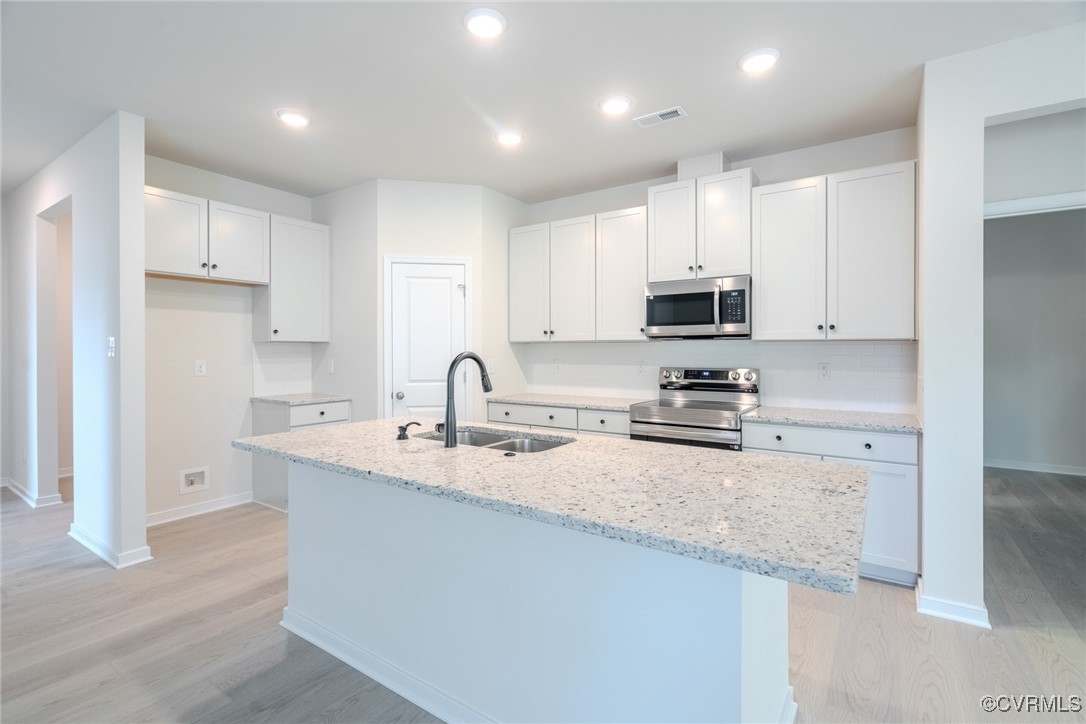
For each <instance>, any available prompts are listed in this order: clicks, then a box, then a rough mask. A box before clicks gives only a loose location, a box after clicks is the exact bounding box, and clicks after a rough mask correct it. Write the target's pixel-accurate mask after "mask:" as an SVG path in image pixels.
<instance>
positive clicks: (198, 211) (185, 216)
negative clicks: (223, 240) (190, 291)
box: [143, 186, 208, 277]
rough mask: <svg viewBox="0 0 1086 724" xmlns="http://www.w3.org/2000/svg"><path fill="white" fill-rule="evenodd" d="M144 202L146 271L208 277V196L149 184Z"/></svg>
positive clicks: (144, 192) (145, 190)
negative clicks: (158, 187)
mask: <svg viewBox="0 0 1086 724" xmlns="http://www.w3.org/2000/svg"><path fill="white" fill-rule="evenodd" d="M143 204H144V245H145V257H146V258H145V260H144V267H145V268H146V269H147V271H149V272H157V273H159V274H181V275H184V276H192V277H206V276H207V270H208V263H207V199H200V198H197V197H195V196H187V195H185V194H179V193H175V192H173V191H164V190H163V189H156V188H153V187H151V186H147V187H146V188H145V189H144V191H143Z"/></svg>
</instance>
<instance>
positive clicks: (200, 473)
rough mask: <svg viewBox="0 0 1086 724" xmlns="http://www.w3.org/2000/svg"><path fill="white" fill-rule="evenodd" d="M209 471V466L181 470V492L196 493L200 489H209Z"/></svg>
mask: <svg viewBox="0 0 1086 724" xmlns="http://www.w3.org/2000/svg"><path fill="white" fill-rule="evenodd" d="M208 479H209V473H208V468H206V467H204V468H192V469H191V470H182V471H181V480H180V482H181V494H182V495H185V494H187V493H195V492H198V491H200V490H207V488H208V485H209V481H208Z"/></svg>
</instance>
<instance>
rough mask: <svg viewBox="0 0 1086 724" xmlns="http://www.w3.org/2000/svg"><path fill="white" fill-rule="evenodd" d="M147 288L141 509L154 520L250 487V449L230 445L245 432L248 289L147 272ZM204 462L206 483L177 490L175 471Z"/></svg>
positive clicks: (248, 430)
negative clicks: (200, 373) (197, 365)
mask: <svg viewBox="0 0 1086 724" xmlns="http://www.w3.org/2000/svg"><path fill="white" fill-rule="evenodd" d="M146 288H147V351H148V360H147V514H148V516H149V518H150V519H151V520H152V521H157V520H161V519H164V518H166V517H172V516H176V515H177V514H178V513H179V512H180V511H178V510H177V509H179V508H183V507H187V506H197V505H199V506H208V505H214V504H215V501H219V502H220V503H222V504H228V503H229V502H238V501H239V498H238V496H241V498H242V499H244V496H245V494H246V493H249V494H251V493H252V455H251V454H249V453H246V452H242V451H241V450H235V449H234V448H232V447H230V441H231V440H236V439H237V438H239V437H247V436H249V435H251V434H252V414H251V411H250V407H249V396H250V395H251V394H252V389H253V345H252V337H253V331H252V330H253V326H252V291H251V290H250V289H249V287H244V286H237V285H227V284H209V283H199V282H191V281H182V280H175V279H156V278H151V277H148V278H147V279H146ZM198 359H199V360H204V361H206V362H207V375H206V376H204V377H196V376H195V375H194V370H193V365H194V362H195V360H198ZM205 466H207V467H209V468H210V476H209V480H208V482H209V487H208V489H207V490H205V491H199V492H194V493H190V494H186V495H182V494H181V492H180V487H179V478H180V471H181V470H187V469H191V468H199V467H205Z"/></svg>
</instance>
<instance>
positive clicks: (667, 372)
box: [664, 370, 671, 380]
mask: <svg viewBox="0 0 1086 724" xmlns="http://www.w3.org/2000/svg"><path fill="white" fill-rule="evenodd" d="M664 379H665V380H670V379H671V370H664Z"/></svg>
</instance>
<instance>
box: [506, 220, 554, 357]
mask: <svg viewBox="0 0 1086 724" xmlns="http://www.w3.org/2000/svg"><path fill="white" fill-rule="evenodd" d="M550 226H551V225H550V224H535V225H534V226H522V227H520V228H519V229H510V230H509V341H510V342H546V341H547V340H548V339H550V328H551V327H550Z"/></svg>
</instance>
